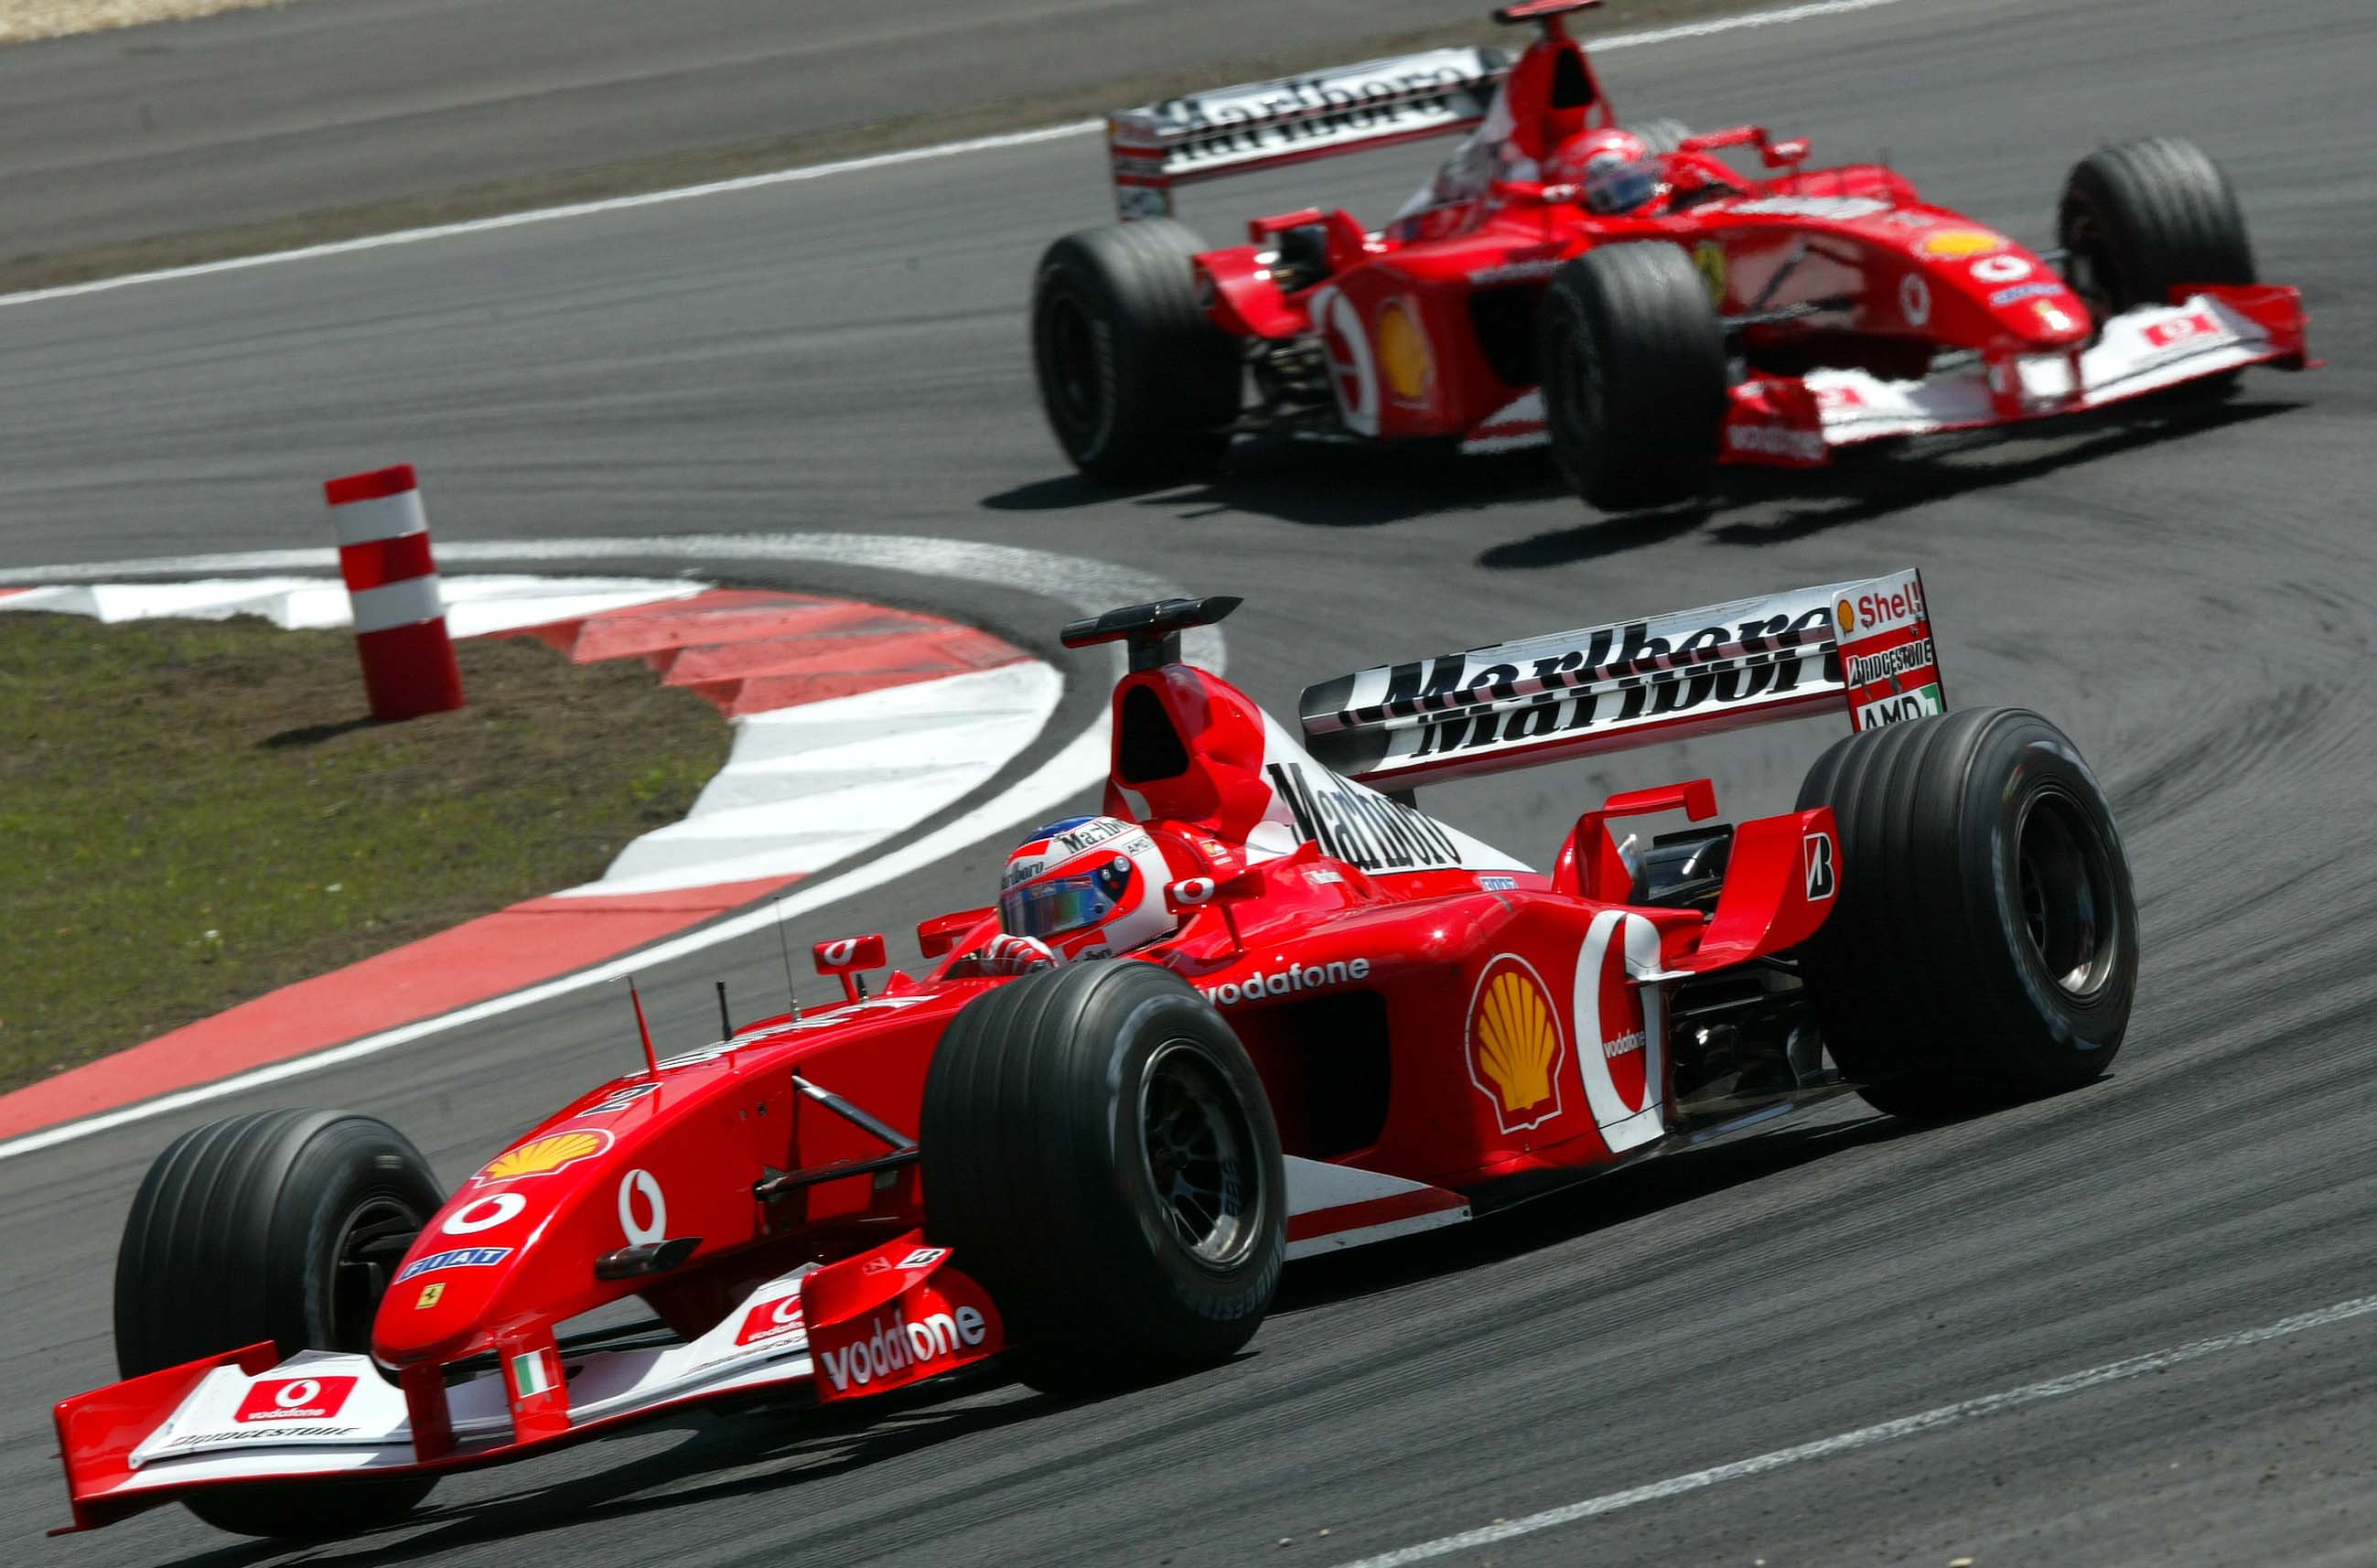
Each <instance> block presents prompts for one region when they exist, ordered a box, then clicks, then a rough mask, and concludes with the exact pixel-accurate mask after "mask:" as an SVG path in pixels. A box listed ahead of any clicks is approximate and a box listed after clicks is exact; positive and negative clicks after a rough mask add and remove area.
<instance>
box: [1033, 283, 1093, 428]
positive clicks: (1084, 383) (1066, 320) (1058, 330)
mask: <svg viewBox="0 0 2377 1568" xmlns="http://www.w3.org/2000/svg"><path fill="white" fill-rule="evenodd" d="M1041 350H1042V356H1043V362H1044V363H1045V365H1046V367H1047V388H1048V406H1049V409H1050V411H1051V412H1052V413H1054V414H1055V415H1056V417H1057V423H1058V424H1060V425H1063V426H1064V428H1065V430H1066V432H1067V433H1068V434H1069V435H1071V436H1073V437H1081V436H1085V435H1087V434H1089V433H1090V432H1091V431H1093V430H1094V429H1095V428H1096V427H1097V422H1098V412H1099V407H1100V402H1101V398H1102V396H1103V387H1102V381H1103V377H1101V376H1100V374H1099V370H1098V349H1097V333H1096V331H1095V329H1093V326H1092V324H1091V321H1090V317H1089V312H1087V311H1085V310H1083V309H1082V308H1081V301H1079V300H1078V299H1075V298H1074V297H1073V295H1072V294H1071V293H1068V292H1065V291H1062V290H1059V291H1057V293H1055V294H1053V295H1052V297H1051V298H1050V299H1049V301H1048V305H1047V311H1046V314H1045V316H1044V317H1043V318H1042V324H1041Z"/></svg>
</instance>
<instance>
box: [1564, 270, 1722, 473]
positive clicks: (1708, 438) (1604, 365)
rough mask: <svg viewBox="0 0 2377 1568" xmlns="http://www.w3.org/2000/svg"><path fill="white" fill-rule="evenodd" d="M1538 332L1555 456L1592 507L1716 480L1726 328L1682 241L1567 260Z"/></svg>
mask: <svg viewBox="0 0 2377 1568" xmlns="http://www.w3.org/2000/svg"><path fill="white" fill-rule="evenodd" d="M1536 333H1537V337H1536V360H1537V363H1538V365H1540V367H1541V372H1540V373H1541V375H1542V377H1543V394H1544V419H1545V425H1546V428H1547V431H1548V433H1549V435H1550V437H1551V448H1552V458H1553V461H1556V462H1558V463H1559V469H1560V473H1562V474H1563V475H1564V476H1566V478H1567V479H1568V482H1569V483H1570V485H1572V486H1574V487H1575V489H1576V492H1577V494H1578V495H1579V496H1582V497H1583V498H1584V500H1585V501H1586V503H1587V504H1588V505H1591V506H1594V507H1597V508H1599V509H1601V510H1603V511H1606V512H1624V511H1637V510H1641V509H1645V508H1650V507H1663V506H1672V505H1674V504H1676V503H1678V502H1681V501H1689V500H1690V499H1692V498H1693V497H1697V496H1699V495H1701V494H1702V492H1704V491H1706V490H1707V489H1708V487H1709V485H1710V483H1711V481H1712V480H1713V479H1714V477H1715V473H1716V460H1717V440H1718V437H1719V433H1720V432H1721V430H1722V428H1723V426H1724V423H1725V405H1726V357H1725V334H1724V329H1723V327H1722V325H1721V324H1720V323H1719V321H1718V319H1717V315H1716V308H1715V306H1714V305H1711V304H1710V303H1709V297H1708V285H1707V284H1706V283H1705V282H1703V281H1702V279H1701V275H1700V274H1699V273H1698V272H1697V271H1695V270H1694V269H1693V268H1692V263H1691V258H1690V257H1688V256H1687V255H1686V254H1685V253H1684V251H1683V250H1682V249H1681V248H1680V247H1678V246H1676V245H1666V244H1660V243H1655V242H1646V243H1637V244H1629V245H1603V246H1601V247H1600V248H1598V249H1595V250H1589V251H1587V252H1585V253H1584V254H1583V256H1580V257H1576V258H1574V259H1573V260H1571V261H1569V262H1566V263H1564V264H1563V265H1562V266H1561V267H1560V269H1559V271H1558V272H1556V273H1554V274H1553V275H1552V281H1551V286H1550V287H1549V288H1548V289H1547V290H1546V291H1545V293H1544V304H1543V314H1542V316H1541V317H1540V318H1539V320H1538V323H1537V327H1536Z"/></svg>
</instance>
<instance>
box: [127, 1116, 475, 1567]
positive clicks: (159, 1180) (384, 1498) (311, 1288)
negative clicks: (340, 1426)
mask: <svg viewBox="0 0 2377 1568" xmlns="http://www.w3.org/2000/svg"><path fill="white" fill-rule="evenodd" d="M443 1203H445V1194H444V1192H443V1191H441V1190H440V1189H439V1187H438V1185H437V1179H436V1176H435V1175H434V1174H432V1172H431V1171H430V1169H429V1164H428V1162H427V1161H426V1160H424V1159H423V1158H422V1157H421V1155H420V1152H419V1151H418V1150H416V1149H415V1148H413V1146H412V1143H409V1142H407V1141H406V1140H405V1138H404V1136H403V1134H401V1133H400V1132H398V1131H396V1130H395V1129H394V1128H392V1127H390V1126H388V1124H387V1123H386V1122H384V1121H380V1120H377V1119H374V1118H372V1117H368V1116H355V1115H351V1114H347V1113H342V1112H339V1111H324V1110H313V1111H307V1110H278V1111H262V1112H257V1113H255V1114H252V1115H247V1116H235V1117H232V1118H230V1119H227V1120H223V1121H218V1122H215V1123H213V1124H211V1125H210V1126H206V1127H201V1128H197V1129H196V1130H194V1131H189V1132H185V1133H184V1134H182V1136H181V1137H179V1138H177V1139H175V1140H174V1141H173V1143H172V1144H170V1145H169V1146H168V1147H167V1148H166V1150H165V1152H164V1153H163V1154H162V1155H159V1156H158V1157H157V1160H156V1163H155V1164H153V1165H151V1166H150V1167H149V1174H148V1176H147V1177H146V1178H145V1179H142V1181H141V1183H140V1190H139V1191H138V1192H137V1194H136V1195H135V1196H134V1198H133V1200H132V1212H131V1214H130V1215H129V1216H127V1217H126V1219H125V1224H124V1240H123V1244H122V1246H121V1247H120V1248H119V1250H118V1251H117V1253H116V1261H115V1361H116V1367H117V1370H118V1371H121V1372H122V1373H123V1375H124V1376H125V1377H127V1378H130V1377H138V1376H140V1375H141V1374H143V1373H145V1372H153V1371H161V1370H162V1369H164V1368H166V1367H173V1366H179V1365H181V1364H182V1363H183V1362H185V1361H194V1360H197V1359H200V1358H201V1357H207V1356H214V1355H219V1354H221V1352H223V1351H226V1350H236V1349H238V1348H240V1347H243V1346H246V1345H253V1344H255V1343H257V1341H259V1340H267V1339H269V1340H270V1341H272V1343H273V1345H274V1346H275V1347H276V1348H278V1349H279V1351H280V1352H281V1355H282V1356H283V1357H288V1356H293V1355H295V1354H296V1353H297V1352H298V1351H300V1350H306V1349H313V1350H343V1351H352V1352H354V1353H357V1354H362V1355H368V1354H369V1353H370V1351H371V1328H372V1319H373V1317H374V1316H375V1315H376V1312H377V1311H378V1308H379V1299H380V1298H381V1297H382V1296H384V1295H385V1294H386V1293H387V1291H388V1281H389V1279H390V1277H391V1276H392V1275H394V1273H395V1270H396V1266H397V1264H398V1263H400V1261H401V1260H402V1259H403V1256H404V1253H405V1250H406V1249H407V1248H408V1247H410V1246H411V1245H412V1239H413V1238H414V1237H415V1236H417V1235H419V1234H420V1231H421V1227H423V1226H424V1225H425V1224H427V1223H428V1221H429V1217H430V1216H431V1215H434V1214H436V1212H437V1210H438V1208H439V1207H440V1206H441V1205H442V1204H443ZM435 1485H436V1478H435V1477H407V1478H395V1479H388V1480H371V1481H360V1480H358V1481H309V1482H303V1483H293V1484H270V1483H268V1484H263V1485H257V1486H250V1487H239V1488H236V1489H233V1488H224V1489H221V1490H207V1491H201V1492H197V1493H196V1494H193V1495H192V1496H190V1497H187V1498H185V1499H184V1500H183V1501H184V1504H185V1506H186V1507H187V1508H188V1509H189V1510H190V1512H191V1513H193V1514H197V1516H198V1517H199V1518H201V1519H204V1520H205V1521H206V1522H207V1523H208V1524H209V1525H212V1526H215V1527H216V1528H217V1529H222V1530H231V1531H233V1532H235V1533H237V1534H240V1535H248V1536H282V1537H292V1538H322V1537H327V1536H338V1535H351V1534H353V1533H354V1532H356V1531H358V1530H364V1529H369V1528H371V1527H372V1526H376V1525H381V1524H386V1523H388V1522H390V1521H392V1520H395V1519H397V1518H399V1517H401V1516H402V1515H403V1514H405V1513H407V1512H408V1511H410V1510H411V1509H412V1507H413V1506H414V1505H415V1504H416V1503H418V1502H421V1500H422V1499H423V1498H424V1497H426V1496H428V1495H429V1490H430V1488H432V1487H433V1486H435Z"/></svg>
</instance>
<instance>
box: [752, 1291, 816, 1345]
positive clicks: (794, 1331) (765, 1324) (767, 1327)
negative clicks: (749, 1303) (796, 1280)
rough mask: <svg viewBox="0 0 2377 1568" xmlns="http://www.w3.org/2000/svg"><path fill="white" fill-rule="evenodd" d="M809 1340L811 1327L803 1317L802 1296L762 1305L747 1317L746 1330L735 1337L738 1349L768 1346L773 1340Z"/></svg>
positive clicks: (793, 1296) (767, 1302) (795, 1294)
mask: <svg viewBox="0 0 2377 1568" xmlns="http://www.w3.org/2000/svg"><path fill="white" fill-rule="evenodd" d="M794 1335H799V1336H800V1337H802V1338H804V1339H806V1337H808V1323H807V1320H806V1319H805V1318H804V1317H803V1316H802V1315H801V1298H800V1292H798V1291H794V1293H793V1294H792V1295H790V1296H785V1297H782V1298H779V1299H776V1300H773V1301H762V1302H760V1303H759V1304H758V1306H756V1307H754V1308H752V1309H751V1310H750V1311H747V1312H746V1313H744V1314H743V1327H742V1328H741V1329H740V1330H739V1331H738V1332H737V1333H736V1334H735V1344H737V1345H765V1344H767V1343H768V1342H769V1341H770V1340H777V1339H786V1338H790V1337H792V1336H794Z"/></svg>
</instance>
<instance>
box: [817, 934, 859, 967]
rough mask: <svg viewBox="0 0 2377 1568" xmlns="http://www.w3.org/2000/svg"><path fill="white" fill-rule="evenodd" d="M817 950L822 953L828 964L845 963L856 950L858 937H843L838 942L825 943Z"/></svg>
mask: <svg viewBox="0 0 2377 1568" xmlns="http://www.w3.org/2000/svg"><path fill="white" fill-rule="evenodd" d="M819 951H820V952H823V953H824V955H825V961H826V962H827V963H828V964H847V963H849V962H850V960H851V956H852V955H853V954H854V953H855V952H858V939H857V938H856V937H844V938H842V940H840V941H838V942H828V943H826V944H825V946H824V947H823V948H822V949H820V950H819Z"/></svg>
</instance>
